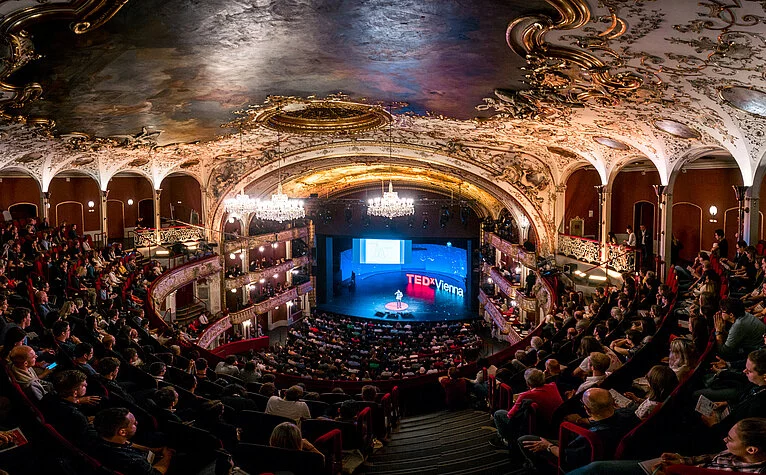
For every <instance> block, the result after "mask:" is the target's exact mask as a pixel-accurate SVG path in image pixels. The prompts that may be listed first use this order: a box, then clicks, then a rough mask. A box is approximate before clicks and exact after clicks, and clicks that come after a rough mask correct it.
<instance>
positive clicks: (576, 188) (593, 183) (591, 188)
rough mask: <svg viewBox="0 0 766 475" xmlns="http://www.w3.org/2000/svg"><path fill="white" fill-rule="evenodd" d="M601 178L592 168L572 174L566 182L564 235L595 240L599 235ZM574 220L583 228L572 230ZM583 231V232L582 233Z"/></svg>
mask: <svg viewBox="0 0 766 475" xmlns="http://www.w3.org/2000/svg"><path fill="white" fill-rule="evenodd" d="M599 185H601V176H600V175H599V174H598V172H597V171H596V169H595V168H593V167H592V166H586V167H584V168H581V169H579V170H576V171H574V172H572V174H570V175H569V177H568V178H567V181H566V192H565V197H564V234H577V235H578V236H584V237H590V238H595V237H596V236H597V235H598V192H597V191H596V187H597V186H599ZM572 220H575V223H578V221H579V220H582V224H583V225H582V227H581V228H577V227H576V228H575V229H573V228H572ZM580 230H581V231H580Z"/></svg>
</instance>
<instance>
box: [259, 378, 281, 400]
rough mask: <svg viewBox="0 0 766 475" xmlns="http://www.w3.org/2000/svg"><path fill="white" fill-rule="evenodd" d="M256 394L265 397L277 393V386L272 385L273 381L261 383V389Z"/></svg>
mask: <svg viewBox="0 0 766 475" xmlns="http://www.w3.org/2000/svg"><path fill="white" fill-rule="evenodd" d="M258 394H260V395H262V396H266V397H271V396H274V395H275V394H277V387H276V386H274V383H272V382H269V383H263V384H262V385H261V389H259V390H258Z"/></svg>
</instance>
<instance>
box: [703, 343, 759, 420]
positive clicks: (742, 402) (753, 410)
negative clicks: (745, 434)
mask: <svg viewBox="0 0 766 475" xmlns="http://www.w3.org/2000/svg"><path fill="white" fill-rule="evenodd" d="M743 372H744V373H745V376H747V379H748V381H750V383H752V386H751V387H750V388H749V389H748V390H747V391H745V392H744V393H742V394H741V395H740V397H739V399H738V400H737V401H736V402H734V403H732V404H729V403H728V402H725V401H724V402H717V403H715V404H716V407H717V408H723V407H725V406H729V409H730V411H731V412H730V413H729V415H728V416H726V418H724V419H723V420H722V421H720V422H718V423H716V421H717V419H716V417H715V415H712V416H704V415H703V416H701V417H702V420H703V421H704V422H705V424H706V425H708V426H713V425H715V426H716V428H718V427H719V426H720V427H721V429H720V430H719V433H723V432H724V431H725V430H726V429H728V428H729V427H731V426H732V425H733V424H735V423H737V422H739V421H741V420H742V419H745V418H748V417H766V349H763V350H756V351H753V352H752V353H750V354H749V355H748V356H747V362H746V363H745V370H744V371H743Z"/></svg>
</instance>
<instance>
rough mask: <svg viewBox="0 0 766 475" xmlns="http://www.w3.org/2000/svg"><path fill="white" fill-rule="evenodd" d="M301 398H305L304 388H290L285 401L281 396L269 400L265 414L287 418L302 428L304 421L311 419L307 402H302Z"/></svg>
mask: <svg viewBox="0 0 766 475" xmlns="http://www.w3.org/2000/svg"><path fill="white" fill-rule="evenodd" d="M264 386H265V385H264ZM261 389H263V388H261ZM301 396H303V388H301V387H300V386H290V388H289V389H288V390H287V391H285V398H284V399H282V398H281V397H279V396H271V397H270V398H269V401H268V402H267V403H266V411H265V412H266V414H275V415H277V416H282V417H287V418H288V419H292V420H294V421H295V422H296V423H297V424H298V425H299V426H300V423H301V421H302V420H303V419H311V412H310V411H309V407H308V405H306V403H305V402H303V401H300V398H301Z"/></svg>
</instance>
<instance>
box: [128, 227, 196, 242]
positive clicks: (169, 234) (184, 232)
mask: <svg viewBox="0 0 766 475" xmlns="http://www.w3.org/2000/svg"><path fill="white" fill-rule="evenodd" d="M203 239H205V230H204V229H203V228H200V227H198V226H173V227H170V228H160V230H159V232H158V231H157V230H156V229H136V230H135V231H134V238H133V242H134V243H135V246H136V247H148V246H158V245H161V244H170V243H175V242H188V241H201V240H203Z"/></svg>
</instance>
